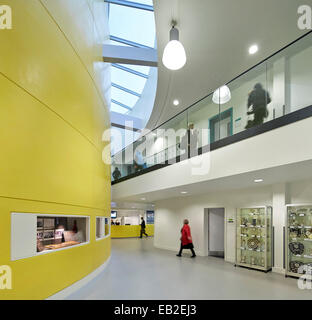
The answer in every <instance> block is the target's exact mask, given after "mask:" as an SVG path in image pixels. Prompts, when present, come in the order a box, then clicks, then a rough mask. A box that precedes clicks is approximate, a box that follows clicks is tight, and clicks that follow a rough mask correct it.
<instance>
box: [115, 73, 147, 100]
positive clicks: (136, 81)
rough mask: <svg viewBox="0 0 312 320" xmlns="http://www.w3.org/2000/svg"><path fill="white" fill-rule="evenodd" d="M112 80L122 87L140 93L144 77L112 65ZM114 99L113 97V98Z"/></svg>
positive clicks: (144, 81) (143, 84) (144, 80)
mask: <svg viewBox="0 0 312 320" xmlns="http://www.w3.org/2000/svg"><path fill="white" fill-rule="evenodd" d="M111 77H112V82H113V83H116V84H118V85H120V86H122V87H125V88H127V89H130V90H132V91H135V92H137V93H141V92H142V91H143V89H144V86H145V83H146V79H145V78H142V77H140V76H137V75H135V74H132V73H129V72H127V71H123V70H121V69H117V68H115V67H112V69H111ZM113 99H114V98H113Z"/></svg>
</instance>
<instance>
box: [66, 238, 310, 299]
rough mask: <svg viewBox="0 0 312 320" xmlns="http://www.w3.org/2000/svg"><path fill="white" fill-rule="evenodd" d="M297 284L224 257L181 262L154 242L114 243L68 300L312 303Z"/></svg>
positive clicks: (119, 240) (308, 293)
mask: <svg viewBox="0 0 312 320" xmlns="http://www.w3.org/2000/svg"><path fill="white" fill-rule="evenodd" d="M311 298H312V290H309V291H308V290H300V289H298V287H297V280H296V279H292V278H285V277H284V276H283V275H279V274H275V273H268V274H265V273H262V272H258V271H253V270H248V269H244V268H235V267H234V266H233V265H232V264H230V263H226V262H224V260H223V259H219V258H212V257H209V258H208V257H196V258H195V259H191V258H190V254H188V253H186V252H185V256H184V257H183V258H178V257H176V256H175V253H174V252H170V251H166V250H160V249H156V248H154V247H153V239H152V238H149V239H146V238H144V239H116V240H112V257H111V261H110V263H109V265H108V266H107V268H106V269H105V270H104V271H103V272H102V273H101V274H99V275H98V276H97V277H96V278H95V279H93V280H92V281H91V282H90V283H89V284H88V285H86V286H85V287H83V288H82V289H80V290H79V291H77V292H75V293H74V294H72V295H71V296H69V298H68V299H71V300H74V299H83V300H84V299H95V300H102V299H105V300H134V299H135V300H141V299H148V300H150V299H155V300H166V299H179V300H180V299H185V300H192V299H198V300H203V299H207V300H209V299H311Z"/></svg>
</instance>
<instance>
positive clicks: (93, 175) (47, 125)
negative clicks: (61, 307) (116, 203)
mask: <svg viewBox="0 0 312 320" xmlns="http://www.w3.org/2000/svg"><path fill="white" fill-rule="evenodd" d="M53 1H54V0H48V1H40V0H27V1H25V0H10V6H11V7H12V11H13V29H12V30H0V41H1V44H2V45H3V48H5V50H1V51H0V96H1V106H0V146H1V157H0V175H1V184H0V219H1V223H0V246H1V247H0V265H9V266H10V267H11V268H12V270H13V289H12V290H0V300H1V299H43V298H46V297H48V296H50V295H52V294H54V293H56V292H57V291H59V290H61V289H64V288H65V287H67V286H69V285H71V284H73V283H74V282H76V281H78V280H80V279H81V278H83V277H84V276H86V275H88V274H89V273H90V272H92V271H93V270H94V269H96V268H97V267H99V266H100V265H102V264H103V263H104V262H105V261H106V260H107V259H108V257H109V256H110V238H106V239H103V240H101V241H96V240H95V222H96V221H95V220H96V216H109V215H110V201H111V194H110V192H111V190H110V166H109V165H107V164H104V163H103V161H102V150H103V148H104V146H105V144H104V143H103V142H102V141H101V137H102V133H103V130H105V129H106V128H108V125H109V115H108V109H107V101H106V100H105V97H106V93H105V90H107V88H106V87H105V86H104V85H103V83H102V82H101V81H100V78H102V79H104V80H103V81H105V83H106V86H107V83H108V82H109V81H110V74H109V71H108V70H105V68H103V66H101V67H100V68H102V69H103V70H104V71H103V72H102V73H101V74H100V75H99V74H98V73H97V72H98V71H97V70H96V67H94V70H93V72H91V71H92V59H93V58H92V57H97V55H98V52H99V46H98V43H97V42H96V41H95V42H94V43H93V44H92V40H90V42H88V43H86V42H85V41H82V40H81V42H77V39H78V38H79V37H80V36H81V38H82V39H83V38H85V37H86V35H85V34H83V33H82V32H83V30H82V28H79V29H77V34H75V29H76V27H77V25H78V24H79V21H80V18H81V16H82V15H85V16H84V19H85V20H84V21H85V22H86V19H87V20H88V21H87V25H88V26H90V28H91V26H92V25H95V23H96V21H95V20H94V19H96V18H95V16H94V15H92V14H90V12H89V13H81V14H79V13H78V12H77V8H76V7H75V3H76V1H70V0H68V1H67V0H64V1H63V3H64V4H66V10H65V7H64V12H66V13H67V18H66V19H65V18H64V16H62V14H61V11H62V10H61V8H62V7H61V4H62V2H61V1H60V2H59V7H58V8H57V7H53V5H51V3H53ZM79 1H80V0H79ZM44 2H46V4H49V6H48V5H46V6H45V5H44ZM84 2H85V4H87V6H86V5H85V4H84ZM94 2H97V0H94ZM80 3H81V6H82V7H83V8H88V7H90V3H91V4H92V0H88V1H87V0H85V1H82V0H81V2H80ZM53 8H54V9H53ZM52 9H53V10H52ZM62 19H65V20H66V23H65V20H63V22H64V23H61V22H62ZM102 19H105V17H102ZM97 23H99V24H102V23H104V24H105V23H106V24H107V21H100V22H97ZM63 29H64V30H63ZM85 32H88V30H85ZM74 35H75V38H73V37H74ZM85 46H87V48H85ZM94 59H95V62H96V63H95V65H96V66H99V65H101V63H100V62H99V61H98V60H96V58H94ZM12 212H26V213H27V212H28V213H40V214H66V215H87V216H89V217H90V243H89V244H87V245H83V246H79V247H73V248H68V249H66V250H62V251H58V252H52V253H48V254H45V255H39V256H35V257H32V258H27V259H22V260H18V261H11V257H10V246H11V236H12V235H11V225H10V223H11V222H10V221H11V213H12Z"/></svg>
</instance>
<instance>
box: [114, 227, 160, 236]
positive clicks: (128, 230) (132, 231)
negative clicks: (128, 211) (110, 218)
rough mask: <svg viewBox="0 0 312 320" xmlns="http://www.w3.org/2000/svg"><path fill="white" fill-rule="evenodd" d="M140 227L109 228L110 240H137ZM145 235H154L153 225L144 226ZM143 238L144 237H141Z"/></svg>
mask: <svg viewBox="0 0 312 320" xmlns="http://www.w3.org/2000/svg"><path fill="white" fill-rule="evenodd" d="M140 231H141V226H115V225H112V226H111V237H112V238H137V237H139V236H140ZM145 231H146V233H147V234H148V235H149V236H153V235H154V225H153V224H147V225H146V230H145ZM143 237H145V236H143Z"/></svg>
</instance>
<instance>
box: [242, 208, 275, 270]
mask: <svg viewBox="0 0 312 320" xmlns="http://www.w3.org/2000/svg"><path fill="white" fill-rule="evenodd" d="M236 265H238V266H242V267H247V268H252V269H258V270H262V271H265V272H268V271H270V270H271V269H272V207H267V206H263V207H254V208H240V209H238V210H237V226H236Z"/></svg>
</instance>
